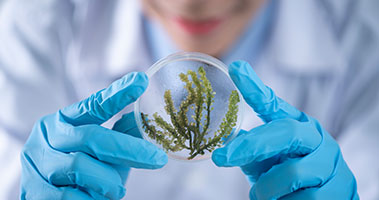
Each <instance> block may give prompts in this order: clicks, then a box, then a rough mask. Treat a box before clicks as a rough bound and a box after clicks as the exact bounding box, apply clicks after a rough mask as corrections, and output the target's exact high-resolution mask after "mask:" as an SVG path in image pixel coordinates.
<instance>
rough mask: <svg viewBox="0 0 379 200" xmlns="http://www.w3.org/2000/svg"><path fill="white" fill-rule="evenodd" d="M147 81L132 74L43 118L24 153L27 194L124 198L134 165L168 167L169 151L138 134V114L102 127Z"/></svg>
mask: <svg viewBox="0 0 379 200" xmlns="http://www.w3.org/2000/svg"><path fill="white" fill-rule="evenodd" d="M147 84H148V79H147V76H146V75H145V74H144V73H130V74H127V75H126V76H124V77H123V78H121V79H119V80H117V81H115V82H114V83H112V84H111V85H110V86H109V87H108V88H106V89H104V90H101V91H99V92H97V93H95V94H93V95H92V96H91V97H89V98H88V99H85V100H83V101H81V102H79V103H76V104H73V105H71V106H69V107H66V108H64V109H62V110H60V111H58V112H57V113H54V114H51V115H48V116H45V117H43V118H42V119H40V120H39V121H38V122H37V123H36V124H35V126H34V128H33V130H32V132H31V134H30V137H29V139H28V141H27V142H26V144H25V146H24V148H23V151H22V153H21V162H22V180H21V199H28V200H30V199H50V200H53V199H70V200H72V199H75V200H87V199H121V198H122V197H123V196H124V195H125V189H124V183H125V180H126V177H127V174H128V171H129V167H133V168H145V169H157V168H161V167H162V166H164V165H165V164H166V163H167V155H166V153H165V152H164V151H162V150H160V149H158V148H157V147H155V146H154V145H153V144H151V143H149V142H147V141H145V140H143V139H141V138H138V137H135V135H136V134H135V132H136V128H135V124H134V118H132V117H131V116H132V115H130V114H129V115H126V116H124V117H123V118H122V120H123V121H124V122H127V123H118V124H117V123H116V125H115V128H114V129H115V130H110V129H107V128H104V127H102V126H100V125H101V124H102V123H103V122H105V121H107V120H108V119H109V118H111V117H112V116H113V115H115V114H116V113H118V112H119V111H121V110H122V109H123V108H124V107H125V106H127V105H128V104H130V103H132V102H133V101H135V100H136V99H137V98H138V97H139V96H140V95H141V94H142V93H143V92H144V91H145V89H146V87H147ZM133 124H134V125H133ZM117 129H118V130H120V131H122V132H125V133H126V134H124V133H121V132H119V131H117Z"/></svg>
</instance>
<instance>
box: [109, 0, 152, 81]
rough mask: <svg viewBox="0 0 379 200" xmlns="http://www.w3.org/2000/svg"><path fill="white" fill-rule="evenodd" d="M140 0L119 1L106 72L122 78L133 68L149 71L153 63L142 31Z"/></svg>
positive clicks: (134, 69)
mask: <svg viewBox="0 0 379 200" xmlns="http://www.w3.org/2000/svg"><path fill="white" fill-rule="evenodd" d="M141 15H142V11H141V5H140V4H139V1H136V0H130V1H129V0H128V1H119V5H118V6H117V8H116V10H115V14H114V21H113V23H114V25H113V26H112V28H113V30H112V31H111V35H110V42H109V45H108V50H107V51H105V52H107V55H106V63H107V66H108V67H107V73H108V74H109V75H110V76H112V77H116V78H117V77H120V76H122V75H124V74H126V73H128V72H130V71H146V70H147V68H148V67H149V66H150V65H151V64H152V61H151V60H152V59H151V56H150V53H149V51H148V50H147V49H148V48H147V43H146V39H145V33H144V30H143V24H142V23H143V21H142V16H141Z"/></svg>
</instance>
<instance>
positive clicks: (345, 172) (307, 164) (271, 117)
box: [212, 61, 359, 200]
mask: <svg viewBox="0 0 379 200" xmlns="http://www.w3.org/2000/svg"><path fill="white" fill-rule="evenodd" d="M229 74H230V76H231V78H232V80H233V81H234V83H235V84H236V86H237V87H238V89H239V90H240V92H241V93H242V95H243V97H244V99H245V100H246V102H247V103H248V104H249V105H250V106H251V107H252V108H253V109H254V111H255V112H256V113H258V115H259V117H260V118H261V119H262V120H263V121H264V122H265V124H264V125H262V126H259V127H256V128H254V129H252V130H250V131H242V132H241V133H240V134H239V135H238V136H237V137H236V138H235V139H234V140H233V141H231V142H230V143H228V144H227V145H226V146H225V147H223V148H219V149H216V150H215V151H214V152H213V154H212V159H213V162H214V163H215V164H216V165H217V166H223V167H232V166H240V167H241V169H242V171H243V172H244V173H245V174H246V175H247V177H248V178H249V180H250V182H251V183H252V185H253V186H252V188H251V190H250V199H259V200H261V199H298V200H304V199H333V200H335V199H344V200H345V199H359V197H358V194H357V188H356V181H355V178H354V175H353V174H352V173H351V171H350V170H349V168H348V166H347V165H346V163H345V161H344V160H343V158H342V154H341V152H340V149H339V146H338V144H337V143H336V141H335V140H334V139H333V138H332V137H331V136H330V135H329V134H328V133H327V132H326V131H325V130H324V129H323V128H322V127H321V125H320V124H319V122H317V121H316V120H315V119H313V118H312V117H310V116H308V115H306V114H305V113H302V112H300V111H298V110H297V109H296V108H294V107H292V106H291V105H289V104H288V103H286V102H284V101H283V100H282V99H280V98H278V97H276V96H275V94H274V92H273V91H272V90H271V89H270V88H269V87H267V86H265V85H264V84H263V83H262V81H261V80H260V79H259V78H258V77H257V75H256V74H255V72H254V71H253V69H252V68H251V66H250V65H249V64H248V63H246V62H243V61H237V62H234V63H232V64H231V65H230V67H229Z"/></svg>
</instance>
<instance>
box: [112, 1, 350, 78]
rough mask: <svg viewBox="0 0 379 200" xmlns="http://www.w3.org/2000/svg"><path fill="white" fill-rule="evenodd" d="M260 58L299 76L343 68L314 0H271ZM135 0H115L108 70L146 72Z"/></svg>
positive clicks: (322, 12) (146, 53) (146, 59)
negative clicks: (269, 22)
mask: <svg viewBox="0 0 379 200" xmlns="http://www.w3.org/2000/svg"><path fill="white" fill-rule="evenodd" d="M276 3H277V4H278V5H277V9H276V10H275V12H276V17H275V16H274V22H273V24H272V32H271V34H272V35H271V40H270V42H268V44H267V46H266V50H267V52H266V53H263V57H265V56H266V58H265V59H267V60H270V63H271V64H273V65H274V66H275V67H278V68H280V70H285V71H287V72H291V71H292V72H294V73H301V74H308V75H310V74H333V73H338V72H341V70H342V67H343V66H344V63H343V58H342V55H341V52H340V49H339V46H338V43H337V42H338V40H337V39H336V35H335V34H334V31H333V27H332V24H331V22H332V21H333V19H328V18H327V17H331V16H332V15H328V13H327V12H326V10H325V9H323V5H322V2H319V1H285V2H283V1H277V2H276ZM141 10H142V9H141V5H140V4H139V1H135V0H131V1H120V5H119V6H117V10H116V14H115V21H114V26H113V29H114V30H113V31H112V35H111V36H110V37H111V41H110V44H109V46H108V51H106V52H108V55H107V56H106V58H107V64H108V73H109V74H110V75H113V76H114V77H117V76H120V74H125V73H127V72H129V71H146V70H147V68H148V67H149V66H151V65H152V64H153V63H152V58H151V55H150V52H149V50H148V47H147V42H146V36H145V33H144V28H143V24H142V23H143V18H142V16H141V15H142V11H141Z"/></svg>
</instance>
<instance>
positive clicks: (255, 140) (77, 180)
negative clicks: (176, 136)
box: [0, 0, 379, 200]
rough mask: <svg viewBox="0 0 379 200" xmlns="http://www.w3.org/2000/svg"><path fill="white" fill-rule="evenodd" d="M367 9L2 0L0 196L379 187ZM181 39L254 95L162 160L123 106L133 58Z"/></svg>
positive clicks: (365, 4)
mask: <svg viewBox="0 0 379 200" xmlns="http://www.w3.org/2000/svg"><path fill="white" fill-rule="evenodd" d="M377 10H378V3H377V1H353V0H351V1H327V0H324V1H317V0H308V1H275V0H272V1H268V0H267V1H264V0H181V1H178V0H140V1H134V0H125V1H122V0H119V1H101V0H92V1H89V0H83V1H76V0H66V1H62V0H40V1H21V0H10V1H6V2H4V4H3V8H2V10H1V14H0V44H1V46H0V91H1V103H0V159H1V161H0V162H1V165H0V169H1V170H0V177H1V180H0V185H1V191H0V199H19V198H21V199H28V200H33V199H49V200H53V199H75V200H87V199H121V198H124V197H125V198H126V199H133V200H138V199H159V200H163V199H164V200H173V199H180V200H189V199H192V200H193V199H196V200H205V199H218V200H228V199H229V200H230V199H248V198H250V199H259V200H260V199H296V200H297V199H299V200H300V199H359V196H360V197H361V198H362V199H378V198H379V190H378V188H379V166H378V159H377V157H378V153H379V150H378V148H379V121H378V120H379V57H378V55H377V53H378V52H379V26H378V23H377V19H378V18H379V16H378V14H377V13H378V12H377ZM177 51H198V52H203V53H206V54H210V55H213V56H216V57H218V58H219V59H221V60H222V61H223V62H224V63H226V64H228V65H229V74H230V77H231V78H232V80H233V82H234V83H235V85H236V86H237V88H238V89H239V90H240V92H241V94H242V95H243V97H244V99H245V101H246V103H247V104H248V106H250V108H251V109H249V110H248V111H247V112H246V116H245V119H246V120H245V121H244V124H243V125H242V128H243V131H241V133H240V134H239V135H238V137H236V138H235V139H234V140H233V141H232V142H230V143H228V144H227V145H226V146H225V147H223V148H219V149H216V150H215V151H214V152H213V154H212V159H211V160H209V161H203V162H197V163H190V164H188V163H182V162H177V161H174V160H168V158H167V155H166V153H165V152H163V151H162V150H160V149H158V148H157V147H155V146H154V145H152V144H151V143H149V142H147V141H145V140H143V139H142V138H141V137H140V135H139V132H138V130H137V129H136V125H135V122H134V118H133V115H132V114H125V115H123V116H117V113H119V111H121V110H125V111H130V108H131V106H130V104H132V103H133V102H134V101H135V100H136V99H137V98H138V97H139V96H140V95H141V94H142V93H143V92H144V90H145V89H146V87H147V85H148V78H147V77H146V75H145V74H144V73H143V72H142V71H145V70H146V69H147V68H148V67H149V66H151V64H152V63H154V62H155V61H157V60H158V59H160V58H162V57H165V56H167V55H168V54H171V53H174V52H177ZM237 60H239V61H237ZM242 60H245V61H242ZM248 63H249V64H248ZM134 71H140V72H134ZM258 77H259V78H258ZM263 82H264V83H263ZM265 84H266V85H267V86H266V85H265ZM102 88H105V89H102ZM96 91H98V92H96ZM279 97H280V98H279ZM287 102H288V103H287ZM253 111H254V112H253ZM125 113H127V112H125ZM259 118H260V119H259ZM33 124H34V125H33ZM335 139H336V140H335ZM336 141H338V142H336ZM20 155H21V164H20V161H19V160H20ZM131 168H137V169H132V170H130V169H131ZM141 169H145V170H141ZM150 169H156V170H150ZM19 177H21V180H20V181H19ZM20 185H21V187H20ZM20 188H21V189H20ZM358 194H359V195H358Z"/></svg>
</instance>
